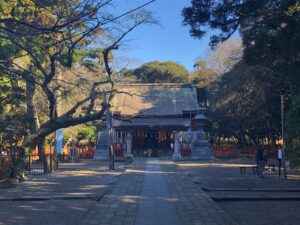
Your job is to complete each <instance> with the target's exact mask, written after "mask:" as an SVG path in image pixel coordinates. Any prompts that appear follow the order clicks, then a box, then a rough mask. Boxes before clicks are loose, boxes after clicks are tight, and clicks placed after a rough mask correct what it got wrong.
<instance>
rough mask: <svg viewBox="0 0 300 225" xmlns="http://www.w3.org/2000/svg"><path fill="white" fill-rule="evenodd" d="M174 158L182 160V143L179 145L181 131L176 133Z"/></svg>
mask: <svg viewBox="0 0 300 225" xmlns="http://www.w3.org/2000/svg"><path fill="white" fill-rule="evenodd" d="M172 159H173V160H174V161H178V160H181V159H182V157H181V153H180V145H179V133H177V132H176V133H175V135H174V153H173V155H172Z"/></svg>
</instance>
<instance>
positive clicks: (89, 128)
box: [78, 124, 98, 142]
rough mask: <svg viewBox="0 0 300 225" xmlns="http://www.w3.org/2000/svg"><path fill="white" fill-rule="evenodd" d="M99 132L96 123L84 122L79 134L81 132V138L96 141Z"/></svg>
mask: <svg viewBox="0 0 300 225" xmlns="http://www.w3.org/2000/svg"><path fill="white" fill-rule="evenodd" d="M97 132H98V130H97V127H96V126H95V125H94V124H83V125H82V127H81V128H80V129H79V132H78V134H80V137H81V139H86V140H89V141H93V142H96V138H97Z"/></svg>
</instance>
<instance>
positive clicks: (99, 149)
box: [93, 125, 109, 160]
mask: <svg viewBox="0 0 300 225" xmlns="http://www.w3.org/2000/svg"><path fill="white" fill-rule="evenodd" d="M108 137H109V135H108V129H107V127H106V126H105V125H104V126H102V127H101V129H100V131H99V133H98V138H97V144H96V152H95V155H94V158H93V159H95V160H108Z"/></svg>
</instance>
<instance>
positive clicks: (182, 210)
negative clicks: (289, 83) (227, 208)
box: [81, 159, 236, 225]
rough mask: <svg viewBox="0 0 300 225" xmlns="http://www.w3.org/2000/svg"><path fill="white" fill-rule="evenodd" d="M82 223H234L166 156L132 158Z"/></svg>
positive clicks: (215, 224) (211, 224)
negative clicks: (128, 166)
mask: <svg viewBox="0 0 300 225" xmlns="http://www.w3.org/2000/svg"><path fill="white" fill-rule="evenodd" d="M81 224H82V225H105V224H106V225H148V224H149V225H150V224H151V225H227V224H230V225H234V224H236V222H235V221H233V220H232V219H231V218H230V217H229V216H228V215H227V214H226V213H225V212H224V211H223V210H222V209H221V208H220V207H219V206H218V205H217V204H215V202H213V201H212V200H211V199H210V198H209V197H208V195H206V194H205V193H204V192H203V191H202V190H201V189H200V188H199V186H198V185H196V184H194V183H193V182H192V180H191V179H190V178H189V177H187V176H185V175H184V172H183V171H182V170H179V169H178V168H177V167H176V165H175V164H174V163H173V162H172V161H169V160H158V159H149V160H147V161H146V162H145V159H143V160H139V159H135V163H134V164H133V165H132V166H131V168H130V169H128V170H127V172H126V174H125V175H124V176H122V177H121V179H120V181H119V182H118V184H117V186H116V188H115V189H114V190H113V191H112V192H111V193H109V194H107V195H105V196H104V198H103V199H102V200H101V201H100V202H98V203H97V204H96V205H95V206H94V207H93V208H92V209H91V210H90V211H89V213H88V214H87V215H86V216H85V218H84V220H83V221H82V223H81Z"/></svg>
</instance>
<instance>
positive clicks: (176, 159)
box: [172, 153, 182, 161]
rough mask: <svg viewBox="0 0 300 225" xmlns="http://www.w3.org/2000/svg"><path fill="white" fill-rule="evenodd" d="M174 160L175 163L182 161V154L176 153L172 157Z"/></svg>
mask: <svg viewBox="0 0 300 225" xmlns="http://www.w3.org/2000/svg"><path fill="white" fill-rule="evenodd" d="M172 159H173V160H174V161H180V160H182V156H181V154H180V153H174V154H173V155H172Z"/></svg>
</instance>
